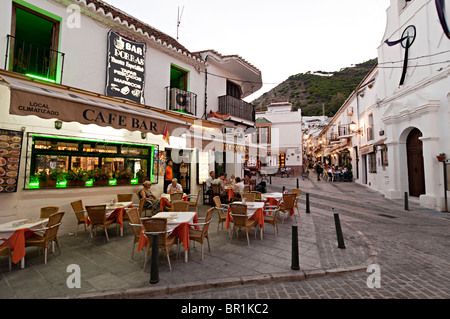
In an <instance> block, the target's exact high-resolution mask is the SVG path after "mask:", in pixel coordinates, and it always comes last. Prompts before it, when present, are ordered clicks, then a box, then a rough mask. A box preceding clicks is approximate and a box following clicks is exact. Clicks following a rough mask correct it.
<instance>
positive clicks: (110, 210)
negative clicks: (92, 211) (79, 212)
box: [85, 202, 133, 236]
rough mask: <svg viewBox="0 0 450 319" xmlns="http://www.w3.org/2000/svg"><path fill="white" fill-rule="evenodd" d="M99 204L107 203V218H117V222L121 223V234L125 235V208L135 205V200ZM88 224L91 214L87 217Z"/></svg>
mask: <svg viewBox="0 0 450 319" xmlns="http://www.w3.org/2000/svg"><path fill="white" fill-rule="evenodd" d="M99 205H106V214H105V216H106V219H113V218H116V221H117V223H118V224H119V225H120V236H123V214H124V213H125V208H128V207H131V206H133V202H117V203H114V204H111V203H102V204H99ZM85 221H86V225H87V226H89V225H90V221H89V216H87V217H86V220H85Z"/></svg>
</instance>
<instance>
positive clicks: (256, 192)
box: [250, 191, 262, 202]
mask: <svg viewBox="0 0 450 319" xmlns="http://www.w3.org/2000/svg"><path fill="white" fill-rule="evenodd" d="M250 193H252V194H255V200H254V201H255V202H261V201H262V197H261V192H258V191H250Z"/></svg>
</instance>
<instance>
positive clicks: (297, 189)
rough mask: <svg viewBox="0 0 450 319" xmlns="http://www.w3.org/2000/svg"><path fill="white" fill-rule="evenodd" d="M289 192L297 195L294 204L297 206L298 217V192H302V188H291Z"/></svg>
mask: <svg viewBox="0 0 450 319" xmlns="http://www.w3.org/2000/svg"><path fill="white" fill-rule="evenodd" d="M291 192H292V193H293V194H296V195H297V197H296V198H295V203H294V206H295V207H296V208H297V213H298V216H299V217H300V209H299V208H298V201H299V200H300V194H301V193H302V190H301V189H300V188H293V189H292V191H291Z"/></svg>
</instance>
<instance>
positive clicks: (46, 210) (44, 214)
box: [40, 206, 59, 218]
mask: <svg viewBox="0 0 450 319" xmlns="http://www.w3.org/2000/svg"><path fill="white" fill-rule="evenodd" d="M58 210H59V207H56V206H47V207H42V208H41V216H40V217H41V218H49V217H50V215H51V214H54V213H57V212H58Z"/></svg>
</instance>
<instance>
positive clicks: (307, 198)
mask: <svg viewBox="0 0 450 319" xmlns="http://www.w3.org/2000/svg"><path fill="white" fill-rule="evenodd" d="M306 213H307V214H309V213H310V211H309V193H306Z"/></svg>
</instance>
